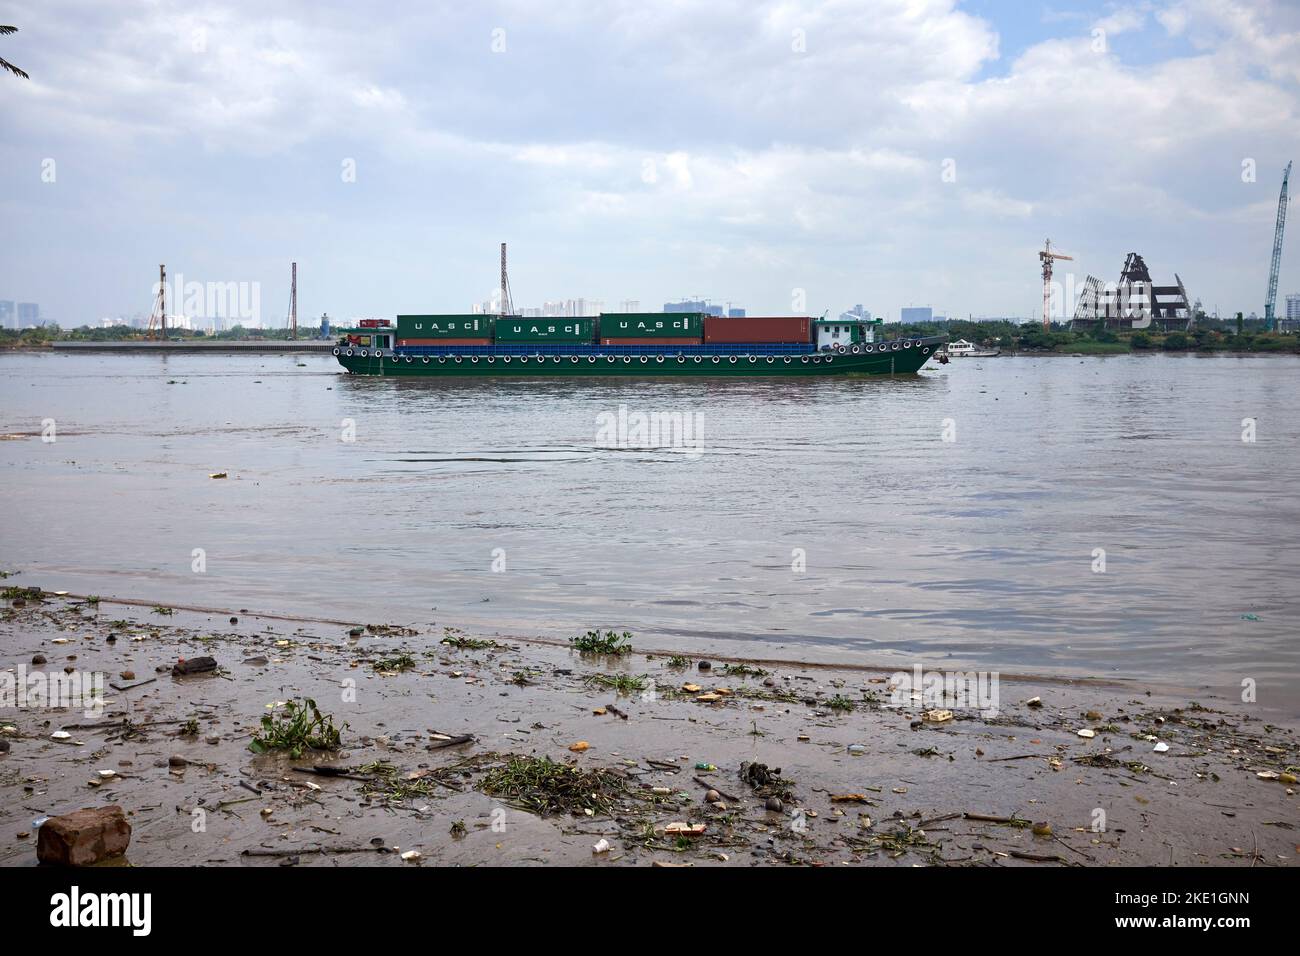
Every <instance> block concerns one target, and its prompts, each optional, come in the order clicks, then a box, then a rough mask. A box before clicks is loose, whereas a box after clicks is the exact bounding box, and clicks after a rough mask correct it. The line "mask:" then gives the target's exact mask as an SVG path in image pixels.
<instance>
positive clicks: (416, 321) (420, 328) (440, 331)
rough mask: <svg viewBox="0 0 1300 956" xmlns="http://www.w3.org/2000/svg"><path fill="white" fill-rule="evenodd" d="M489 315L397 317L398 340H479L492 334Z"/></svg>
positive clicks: (491, 320) (491, 318)
mask: <svg viewBox="0 0 1300 956" xmlns="http://www.w3.org/2000/svg"><path fill="white" fill-rule="evenodd" d="M494 318H495V316H491V315H399V316H398V317H397V337H398V338H399V339H480V338H483V339H485V338H487V337H488V336H490V335H491V334H492V322H493V319H494Z"/></svg>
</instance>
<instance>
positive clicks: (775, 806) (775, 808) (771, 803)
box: [765, 797, 785, 813]
mask: <svg viewBox="0 0 1300 956" xmlns="http://www.w3.org/2000/svg"><path fill="white" fill-rule="evenodd" d="M765 807H766V809H768V810H770V811H771V812H772V813H780V812H781V811H782V810H784V809H785V804H783V803H782V802H781V798H780V797H768V798H767V803H766V804H765Z"/></svg>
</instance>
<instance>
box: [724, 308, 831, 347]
mask: <svg viewBox="0 0 1300 956" xmlns="http://www.w3.org/2000/svg"><path fill="white" fill-rule="evenodd" d="M704 341H705V342H707V343H709V344H710V345H713V344H718V345H725V344H730V343H737V344H740V343H748V342H753V343H767V344H773V343H780V344H783V345H802V344H804V343H807V342H810V341H812V320H811V319H810V318H808V316H806V315H795V316H791V315H771V316H768V315H760V316H746V317H744V318H730V317H728V318H722V317H720V316H714V315H710V316H708V317H707V318H706V319H705V320H704Z"/></svg>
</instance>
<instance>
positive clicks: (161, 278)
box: [144, 264, 167, 342]
mask: <svg viewBox="0 0 1300 956" xmlns="http://www.w3.org/2000/svg"><path fill="white" fill-rule="evenodd" d="M144 337H145V338H146V339H150V340H152V339H156V338H161V339H162V340H163V341H164V342H166V341H167V266H166V264H163V265H160V266H159V267H158V294H157V295H155V296H154V299H153V312H151V313H150V314H149V328H148V329H147V330H146V331H145V336H144Z"/></svg>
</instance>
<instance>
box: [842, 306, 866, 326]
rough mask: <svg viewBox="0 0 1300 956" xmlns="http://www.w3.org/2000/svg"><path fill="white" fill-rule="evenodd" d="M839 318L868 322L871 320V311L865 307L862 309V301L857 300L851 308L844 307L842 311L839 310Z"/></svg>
mask: <svg viewBox="0 0 1300 956" xmlns="http://www.w3.org/2000/svg"><path fill="white" fill-rule="evenodd" d="M840 318H841V319H848V320H849V321H850V322H853V321H858V322H870V321H871V313H870V312H868V311H867V310H866V309H864V308H863V307H862V303H861V302H859V303H858V304H857V305H855V306H854V307H853V308H851V309H845V310H844V311H843V312H841V313H840Z"/></svg>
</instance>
